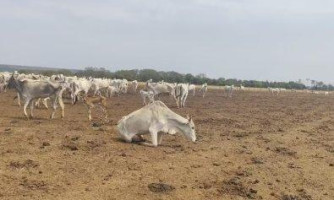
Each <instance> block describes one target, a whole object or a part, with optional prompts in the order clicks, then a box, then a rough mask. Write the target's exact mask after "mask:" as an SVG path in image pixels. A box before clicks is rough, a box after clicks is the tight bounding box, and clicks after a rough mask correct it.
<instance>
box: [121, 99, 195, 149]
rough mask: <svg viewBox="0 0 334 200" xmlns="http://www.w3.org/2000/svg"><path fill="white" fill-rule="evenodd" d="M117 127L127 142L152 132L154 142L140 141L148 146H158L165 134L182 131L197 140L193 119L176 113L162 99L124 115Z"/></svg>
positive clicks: (189, 137) (187, 136) (186, 135)
mask: <svg viewBox="0 0 334 200" xmlns="http://www.w3.org/2000/svg"><path fill="white" fill-rule="evenodd" d="M117 127H118V131H119V134H120V135H121V137H122V138H123V139H124V140H125V141H126V142H133V141H137V140H141V139H142V138H141V136H142V135H145V134H150V135H151V139H152V144H151V143H146V142H143V141H140V142H141V144H144V145H148V146H154V147H157V146H158V145H159V144H161V142H162V136H163V135H164V134H175V133H182V134H183V135H184V136H185V137H186V138H188V139H189V140H191V141H193V142H195V141H196V133H195V125H194V122H193V120H192V119H191V118H189V117H188V119H186V118H183V117H181V116H180V115H178V114H176V113H174V112H173V111H172V110H170V109H169V108H168V107H167V106H166V105H165V104H164V103H162V102H161V101H155V102H153V103H151V104H148V105H147V106H144V107H143V108H141V109H139V110H137V111H134V112H133V113H131V114H129V115H127V116H125V117H123V118H122V119H121V120H120V121H119V122H118V125H117Z"/></svg>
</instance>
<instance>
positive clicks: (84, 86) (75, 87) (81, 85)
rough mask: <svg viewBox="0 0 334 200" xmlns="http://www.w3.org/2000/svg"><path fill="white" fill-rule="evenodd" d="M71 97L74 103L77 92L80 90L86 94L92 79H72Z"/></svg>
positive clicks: (76, 98)
mask: <svg viewBox="0 0 334 200" xmlns="http://www.w3.org/2000/svg"><path fill="white" fill-rule="evenodd" d="M70 85H71V90H72V93H71V97H72V104H75V103H76V101H77V100H78V94H79V93H80V92H84V95H85V96H87V94H88V91H89V90H90V88H91V87H92V81H91V80H87V79H85V78H80V79H78V80H73V81H72V82H71V83H70Z"/></svg>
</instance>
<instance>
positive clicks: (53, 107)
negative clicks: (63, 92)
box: [50, 97, 57, 119]
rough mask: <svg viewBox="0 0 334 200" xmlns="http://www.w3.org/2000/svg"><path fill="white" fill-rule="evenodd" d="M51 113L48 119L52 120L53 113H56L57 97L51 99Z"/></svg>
mask: <svg viewBox="0 0 334 200" xmlns="http://www.w3.org/2000/svg"><path fill="white" fill-rule="evenodd" d="M52 101H53V102H52V109H53V110H52V113H51V116H50V119H53V117H54V115H55V113H56V110H57V97H55V98H53V99H52Z"/></svg>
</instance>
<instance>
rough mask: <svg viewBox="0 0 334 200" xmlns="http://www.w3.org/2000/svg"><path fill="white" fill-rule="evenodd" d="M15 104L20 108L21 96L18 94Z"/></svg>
mask: <svg viewBox="0 0 334 200" xmlns="http://www.w3.org/2000/svg"><path fill="white" fill-rule="evenodd" d="M17 104H18V105H19V107H21V95H20V93H17Z"/></svg>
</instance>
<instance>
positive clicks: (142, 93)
mask: <svg viewBox="0 0 334 200" xmlns="http://www.w3.org/2000/svg"><path fill="white" fill-rule="evenodd" d="M139 93H140V96H141V98H142V100H143V105H146V104H147V103H146V99H147V100H148V102H149V103H152V102H153V101H154V93H153V92H152V91H144V90H140V91H139Z"/></svg>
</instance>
